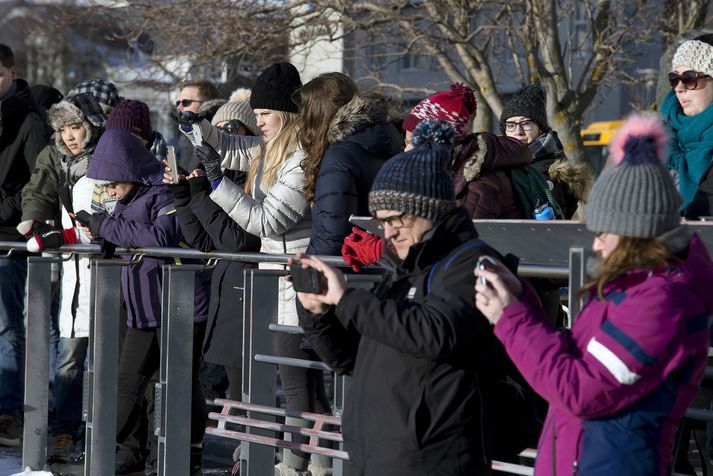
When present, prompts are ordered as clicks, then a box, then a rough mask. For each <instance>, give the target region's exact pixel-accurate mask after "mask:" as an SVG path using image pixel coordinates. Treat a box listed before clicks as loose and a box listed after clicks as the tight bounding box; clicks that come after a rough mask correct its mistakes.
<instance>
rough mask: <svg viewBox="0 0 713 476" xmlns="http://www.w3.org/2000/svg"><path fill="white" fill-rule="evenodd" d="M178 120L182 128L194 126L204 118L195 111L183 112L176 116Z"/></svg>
mask: <svg viewBox="0 0 713 476" xmlns="http://www.w3.org/2000/svg"><path fill="white" fill-rule="evenodd" d="M176 120H177V121H178V123H179V124H181V125H182V126H192V125H193V124H197V123H199V122H201V121H202V120H203V116H201V115H200V114H196V113H195V112H193V111H181V112H179V113H178V114H177V115H176Z"/></svg>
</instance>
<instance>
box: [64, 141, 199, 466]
mask: <svg viewBox="0 0 713 476" xmlns="http://www.w3.org/2000/svg"><path fill="white" fill-rule="evenodd" d="M87 177H89V178H92V179H95V180H100V181H105V182H108V183H107V184H106V190H107V193H108V194H109V196H111V197H114V198H116V199H117V200H118V202H117V204H116V207H115V208H114V211H113V212H112V214H111V215H108V214H106V213H101V214H94V215H89V214H88V213H86V212H85V211H80V212H77V219H78V220H80V221H81V222H83V223H86V224H87V228H88V230H89V232H90V236H92V237H94V238H96V237H102V238H104V239H105V240H107V241H109V242H111V243H113V244H115V245H119V246H125V247H130V248H141V247H177V246H178V244H179V242H180V241H181V234H180V231H179V225H178V220H177V219H176V214H175V206H174V203H173V200H174V198H173V194H172V193H171V191H170V190H169V188H168V187H167V186H166V185H164V184H163V166H162V164H161V163H159V162H158V161H157V160H156V159H155V158H154V156H153V155H152V154H151V153H150V152H149V151H148V149H146V147H144V145H143V144H142V143H141V142H140V141H139V140H138V139H137V138H136V137H134V135H133V134H131V133H130V132H128V131H126V130H123V129H111V130H109V131H107V132H105V133H104V135H103V136H102V138H101V139H100V140H99V143H98V144H97V148H96V151H95V152H94V155H93V157H92V160H91V161H90V163H89V169H88V170H87ZM170 262H171V260H168V259H163V258H150V257H145V258H144V259H143V260H142V261H141V262H140V263H139V264H136V265H133V266H126V267H124V268H123V269H122V275H121V286H122V291H123V294H124V300H125V301H126V307H127V323H126V324H127V329H126V336H125V337H124V342H123V346H122V349H121V358H120V362H119V380H118V408H117V443H118V444H119V451H118V452H117V457H116V462H117V464H116V474H127V473H132V472H135V471H138V470H143V468H144V466H145V455H144V451H143V448H145V444H144V442H143V441H141V439H140V438H139V433H140V432H138V431H137V429H138V428H139V427H140V423H139V422H140V418H141V414H142V411H141V408H142V406H143V400H144V391H145V390H146V388H147V387H148V385H149V383H150V381H151V380H152V377H155V376H154V374H156V373H158V368H159V363H160V355H161V354H160V352H161V350H160V342H161V334H160V332H161V331H160V326H161V295H162V291H161V290H162V283H161V281H162V270H161V267H162V266H163V265H164V264H169V263H170ZM203 281H204V279H203V277H202V276H200V275H198V276H196V294H195V311H194V322H195V323H196V325H195V328H194V331H193V369H192V370H193V379H192V389H191V390H192V398H191V416H190V417H191V444H192V446H191V472H192V474H193V472H195V473H196V474H202V473H200V460H201V453H202V449H201V447H202V441H203V433H204V429H205V400H204V397H203V393H202V391H201V387H200V382H199V380H198V368H199V360H200V349H201V343H202V342H203V335H204V333H205V321H206V319H207V316H208V294H207V288H206V286H205V283H204V282H203ZM148 388H151V387H148ZM148 411H149V413H151V412H152V411H153V398H150V400H149V406H148ZM149 421H153V420H152V418H151V416H150V415H149ZM155 445H156V441H155V438H153V437H152V438H151V465H152V466H153V471H156V466H155V458H156V453H155Z"/></svg>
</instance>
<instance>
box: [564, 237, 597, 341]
mask: <svg viewBox="0 0 713 476" xmlns="http://www.w3.org/2000/svg"><path fill="white" fill-rule="evenodd" d="M590 256H591V251H589V250H588V249H585V248H574V247H572V248H570V249H569V296H568V300H569V303H568V304H569V323H568V325H567V327H568V328H570V329H571V328H572V326H573V325H574V319H575V318H576V317H577V314H579V311H580V310H581V309H582V300H581V299H580V298H579V290H580V289H582V288H583V287H584V285H585V283H586V282H587V258H589V257H590Z"/></svg>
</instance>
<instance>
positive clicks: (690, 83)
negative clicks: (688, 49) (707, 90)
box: [668, 70, 710, 90]
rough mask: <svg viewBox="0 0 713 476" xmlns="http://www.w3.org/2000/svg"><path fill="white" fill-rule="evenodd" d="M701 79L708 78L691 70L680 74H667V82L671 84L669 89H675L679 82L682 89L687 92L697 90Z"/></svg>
mask: <svg viewBox="0 0 713 476" xmlns="http://www.w3.org/2000/svg"><path fill="white" fill-rule="evenodd" d="M702 78H710V76H709V75H707V74H705V73H699V72H698V71H691V70H689V71H684V72H683V73H681V74H678V73H674V72H671V73H668V82H669V83H671V89H676V86H678V82H679V81H680V82H681V83H682V84H683V87H684V88H686V89H688V90H692V89H698V80H699V79H702Z"/></svg>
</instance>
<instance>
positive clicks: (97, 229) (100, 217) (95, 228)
mask: <svg viewBox="0 0 713 476" xmlns="http://www.w3.org/2000/svg"><path fill="white" fill-rule="evenodd" d="M107 216H108V215H107V213H106V212H101V213H94V214H91V213H89V212H87V211H86V210H80V211H78V212H77V213H76V214H75V220H77V221H78V222H79V223H81V224H82V225H84V226H86V227H87V228H89V232H90V233H91V234H92V237H93V238H98V237H100V236H101V226H102V222H103V221H104V220H105V219H106V217H107Z"/></svg>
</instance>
